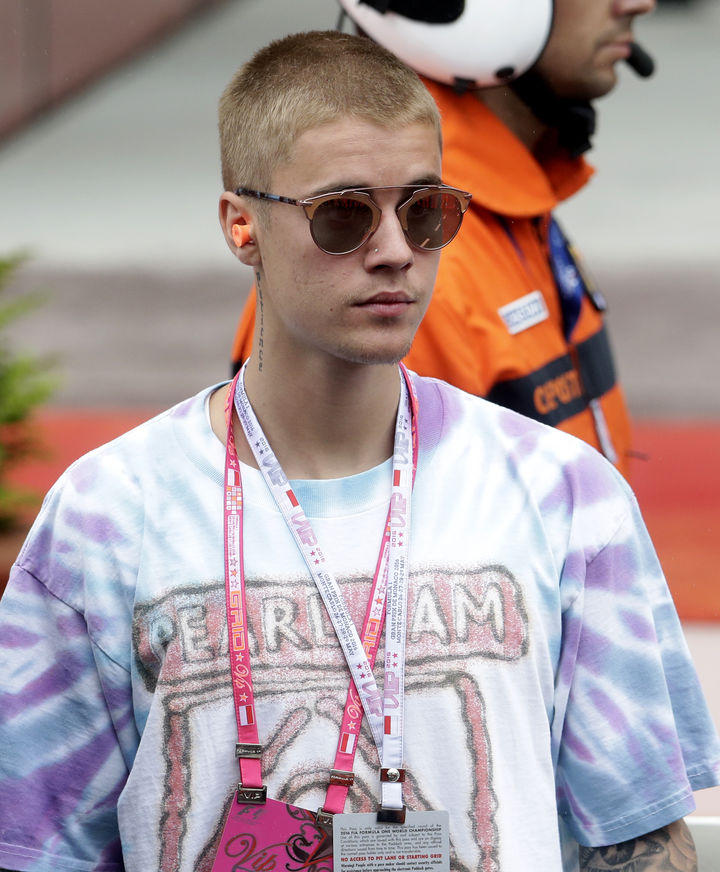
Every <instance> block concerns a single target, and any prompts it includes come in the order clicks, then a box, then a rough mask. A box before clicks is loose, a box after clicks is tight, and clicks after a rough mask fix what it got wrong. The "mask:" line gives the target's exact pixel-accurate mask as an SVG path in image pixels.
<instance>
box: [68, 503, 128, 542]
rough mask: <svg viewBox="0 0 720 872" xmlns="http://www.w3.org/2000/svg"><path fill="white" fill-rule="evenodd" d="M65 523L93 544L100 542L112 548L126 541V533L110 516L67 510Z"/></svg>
mask: <svg viewBox="0 0 720 872" xmlns="http://www.w3.org/2000/svg"><path fill="white" fill-rule="evenodd" d="M62 520H63V523H65V524H67V526H68V527H69V528H70V529H73V528H74V529H75V530H76V532H77V535H79V536H82V537H83V538H85V539H88V540H89V541H91V542H100V543H102V544H103V545H107V546H108V547H110V546H111V545H120V544H122V543H123V542H124V541H125V535H124V533H123V532H122V531H121V530H120V529H119V528H118V527H117V525H116V524H115V523H114V522H113V520H112V519H111V518H110V517H109V516H108V515H101V514H96V513H91V512H88V513H85V514H84V513H82V512H76V511H74V510H73V509H70V508H68V509H66V510H65V513H64V514H63V517H62Z"/></svg>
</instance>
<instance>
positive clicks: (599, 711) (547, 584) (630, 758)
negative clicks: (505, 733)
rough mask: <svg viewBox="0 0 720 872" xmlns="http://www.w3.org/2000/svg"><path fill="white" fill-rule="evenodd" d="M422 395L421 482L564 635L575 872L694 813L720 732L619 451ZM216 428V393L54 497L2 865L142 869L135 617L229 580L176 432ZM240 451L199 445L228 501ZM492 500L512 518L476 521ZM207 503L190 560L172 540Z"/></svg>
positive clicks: (4, 634) (25, 617)
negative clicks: (230, 456) (212, 413)
mask: <svg viewBox="0 0 720 872" xmlns="http://www.w3.org/2000/svg"><path fill="white" fill-rule="evenodd" d="M418 394H419V399H420V406H421V427H420V448H421V469H420V471H419V474H418V487H417V494H418V499H422V498H423V497H425V498H426V503H427V504H430V503H432V506H433V512H434V513H435V514H432V513H431V520H432V521H433V522H435V521H437V523H438V524H439V525H444V524H446V523H447V522H448V519H449V518H452V524H453V525H454V524H457V526H458V530H457V533H456V534H455V535H456V536H457V537H458V543H459V542H460V541H461V540H462V541H463V542H466V541H467V540H468V539H469V538H470V539H471V538H472V536H473V535H475V536H477V535H480V534H481V535H482V537H483V538H487V539H489V540H492V539H493V538H498V539H500V540H501V547H500V550H501V551H502V552H507V553H508V554H509V553H511V552H512V553H514V555H515V557H516V564H517V565H516V569H515V571H516V573H518V575H519V577H520V576H521V570H522V568H523V565H524V564H526V565H527V567H528V570H529V571H528V575H527V576H526V577H522V578H521V581H522V584H524V585H526V586H527V585H533V587H532V589H530V588H529V587H526V589H525V595H526V596H527V598H528V607H529V608H530V609H531V614H530V616H529V626H530V630H531V637H530V642H529V645H530V651H531V655H533V656H538V654H537V651H538V649H540V648H542V646H545V650H546V651H547V652H548V658H549V661H550V663H551V664H552V672H553V679H554V686H551V687H550V688H549V689H546V691H544V692H545V694H546V697H545V711H547V723H546V724H545V725H544V728H545V731H546V732H549V735H550V747H549V748H548V757H549V759H550V761H551V766H553V767H554V772H555V779H556V790H557V808H558V810H559V813H560V815H561V823H560V831H561V832H562V833H563V834H564V837H563V840H562V845H563V848H564V860H563V862H564V868H565V869H566V870H567V872H569V870H571V869H575V868H576V854H577V850H576V845H575V843H574V841H573V839H575V840H577V841H580V842H585V843H593V842H594V843H596V844H598V843H599V844H602V843H607V842H613V841H621V840H623V839H625V838H629V837H631V836H633V835H637V834H638V833H639V832H645V831H648V830H649V829H653V828H654V827H655V826H656V825H661V824H663V823H667V822H669V821H670V820H672V819H674V818H675V817H680V816H682V815H683V814H685V813H687V811H689V810H690V809H691V808H692V799H691V797H690V790H691V787H692V788H696V789H698V788H700V787H704V786H709V785H711V784H713V783H717V778H718V767H719V766H720V763H719V760H720V752H719V750H718V743H717V737H716V736H715V734H714V732H713V730H712V726H711V724H710V722H709V720H708V717H707V714H706V709H705V706H704V701H703V699H702V694H701V691H700V688H699V685H698V683H697V679H696V677H695V675H694V672H693V670H692V668H691V667H690V665H689V660H688V654H687V650H686V648H685V645H684V641H683V639H682V635H681V633H680V629H679V624H678V621H677V617H676V615H675V611H674V608H673V606H672V602H671V600H670V597H669V594H668V592H667V588H666V586H665V584H664V581H663V579H662V575H661V573H660V571H659V568H658V566H657V561H656V558H655V556H654V552H653V549H652V545H651V543H650V541H649V539H648V537H647V534H646V533H645V531H644V527H643V525H642V522H641V520H640V517H639V513H638V510H637V506H636V504H635V501H634V498H633V497H632V495H631V494H630V492H629V490H628V489H627V486H626V485H625V483H624V482H623V481H622V479H621V478H620V477H619V476H618V475H617V474H616V473H615V472H614V470H612V468H611V467H610V466H609V464H607V463H605V461H604V460H602V458H600V456H599V455H597V454H596V453H595V452H593V451H592V450H590V449H588V448H587V447H585V446H582V445H581V444H580V443H578V442H576V441H575V440H573V439H571V438H569V437H567V436H565V435H564V434H560V433H558V432H556V431H551V430H549V429H547V428H544V427H542V426H541V425H537V424H535V423H533V422H528V421H526V420H525V419H522V418H519V417H518V416H516V415H513V414H512V413H509V412H507V411H505V410H502V409H497V408H495V407H492V406H490V405H488V404H486V403H484V402H482V401H478V400H475V399H470V398H467V397H466V396H465V395H463V394H461V393H460V392H458V391H455V390H453V389H450V388H448V387H447V386H444V385H442V384H441V383H438V382H435V381H432V380H421V381H419V382H418ZM204 426H206V422H205V420H204V412H203V406H202V399H201V398H194V399H192V400H189V401H187V402H185V403H183V404H181V406H178V407H176V408H175V409H174V410H171V412H170V413H166V415H165V416H161V417H160V418H159V419H157V420H156V421H155V422H151V424H149V425H147V426H146V427H144V428H140V429H139V430H137V431H134V432H133V433H131V434H129V435H128V436H126V437H123V439H121V440H119V441H118V442H117V443H114V444H112V445H110V446H108V447H106V448H104V449H101V450H99V451H98V452H93V453H92V454H91V455H89V456H88V457H86V458H84V459H83V460H82V461H80V462H79V463H78V464H75V465H74V466H73V467H71V469H70V470H69V471H68V472H67V473H66V475H65V476H64V477H63V479H61V481H60V482H59V484H58V485H57V486H56V488H54V489H53V491H52V492H51V494H50V495H49V496H48V498H47V499H46V501H45V504H44V506H43V510H42V512H41V515H40V516H39V518H38V521H37V523H36V526H35V528H34V530H33V532H32V534H31V536H30V539H29V541H28V544H27V545H26V547H25V548H24V549H23V552H22V554H21V556H20V558H19V560H18V565H17V566H16V567H15V568H14V570H13V575H12V580H11V583H10V586H9V588H8V591H7V594H6V596H5V597H4V598H3V601H2V604H1V605H0V681H2V696H0V865H5V866H8V867H9V868H17V869H23V870H38V872H49V870H50V869H53V868H60V867H61V865H60V864H61V863H62V862H63V861H64V862H65V864H66V866H67V868H72V869H78V870H79V869H88V870H90V869H93V870H108V872H110V870H118V872H119V870H121V869H122V868H123V867H122V863H123V859H122V846H121V840H120V835H119V832H118V822H117V812H116V807H117V802H118V797H119V795H120V793H121V792H122V791H123V789H124V787H125V785H126V782H127V778H128V773H129V772H130V771H131V770H132V768H133V764H134V762H135V759H136V755H137V753H138V747H139V744H140V739H141V735H142V734H143V731H144V730H145V728H146V724H147V723H148V718H149V715H150V712H151V709H152V705H153V695H154V685H153V686H152V687H150V686H149V685H148V684H146V682H145V680H144V677H143V676H141V675H140V674H139V672H138V663H137V662H136V660H135V659H134V657H133V642H132V637H131V634H132V630H133V615H134V611H135V610H136V608H137V606H138V604H142V603H143V602H149V601H151V600H153V599H154V598H157V597H158V596H163V595H165V594H169V593H170V592H171V591H172V588H173V584H180V583H182V580H183V579H185V578H213V579H221V577H222V563H221V554H220V552H219V550H218V548H217V539H218V529H219V526H220V523H221V516H220V506H219V500H218V504H217V505H215V504H213V505H212V506H211V507H208V505H206V504H205V502H204V496H203V495H201V494H200V493H195V490H194V489H193V488H192V487H187V486H186V481H185V477H184V474H183V469H184V468H186V467H187V465H188V464H187V458H186V456H185V453H187V452H186V446H185V444H184V443H183V444H180V445H178V443H177V440H176V439H175V435H174V434H175V433H176V432H177V431H176V429H175V428H177V427H184V428H188V430H196V429H201V428H202V427H204ZM168 446H172V451H173V461H172V468H167V467H166V466H165V464H167V462H168V461H167V457H166V449H167V448H168ZM183 452H185V453H183ZM221 457H222V453H221V449H220V446H219V444H218V445H217V446H215V447H214V448H211V449H210V450H209V453H208V456H207V457H205V458H203V459H202V461H200V460H197V459H196V458H193V457H190V458H189V459H190V461H192V462H193V463H195V465H196V471H195V473H194V474H196V475H197V474H199V473H198V472H197V469H199V468H200V466H201V465H203V464H204V469H203V472H202V474H203V475H206V476H211V477H213V481H214V484H213V487H216V488H218V489H217V493H218V495H219V493H220V491H219V475H220V472H219V466H220V463H221ZM559 458H563V460H562V462H560V460H559ZM183 463H184V464H185V467H183ZM190 465H192V464H190ZM431 465H432V469H430V466H431ZM458 465H459V467H460V468H459V469H458V468H457V467H458ZM176 470H180V471H179V472H176ZM453 470H455V472H454V478H453ZM438 475H439V476H440V480H442V481H444V482H445V483H446V489H447V490H446V492H445V493H444V494H443V493H438V483H437V482H438V479H437V478H436V476H438ZM443 496H444V497H445V500H443ZM487 501H490V504H491V511H490V513H489V514H491V515H493V516H494V521H495V525H494V528H493V527H492V526H489V527H488V528H484V529H480V530H478V529H474V527H473V524H474V519H475V511H474V508H475V507H477V508H478V509H479V508H480V507H481V506H482V507H483V509H485V508H486V507H487V505H488V503H487ZM518 506H520V507H521V511H522V521H523V524H522V525H521V526H522V529H523V530H524V531H525V535H526V536H527V539H523V540H516V539H515V538H513V530H514V528H515V527H516V526H518V522H519V521H520V518H518V517H517V515H513V514H512V513H513V512H517V511H518ZM186 518H191V519H192V524H193V525H194V529H193V530H192V534H190V532H188V535H192V537H193V542H195V543H196V549H195V550H196V551H197V554H195V553H193V554H192V555H191V556H190V557H188V553H187V549H185V548H184V547H178V546H177V543H176V542H175V540H174V539H173V535H172V531H173V530H174V529H175V524H178V529H180V530H183V531H185V530H189V528H188V524H187V522H186ZM451 526H452V525H451ZM433 532H434V530H432V528H429V529H427V530H420V531H419V534H418V535H419V536H421V537H422V541H423V542H424V541H428V540H430V541H431V540H432V534H433ZM207 543H212V545H211V547H205V546H206V545H207ZM184 544H185V543H183V545H184ZM158 554H160V555H162V561H163V564H162V565H163V566H164V568H165V570H166V573H165V575H164V577H161V578H158V577H157V575H156V567H157V566H158V565H160V564H159V559H158V557H157V555H158ZM442 559H443V560H445V559H447V555H443V556H442ZM187 560H194V561H195V564H194V565H193V567H192V570H188V569H187V567H186V566H185V565H184V561H187ZM518 568H519V569H518ZM176 579H180V580H179V581H178V580H176ZM160 656H161V655H160ZM538 662H540V661H538ZM501 668H502V667H501ZM155 679H157V676H155ZM493 740H494V741H496V742H497V743H498V746H499V740H498V739H497V737H491V741H493ZM494 765H495V766H501V765H502V760H499V759H495V760H494ZM525 789H527V790H532V785H527V786H526V787H525ZM498 799H499V803H500V807H501V808H502V804H503V802H504V801H505V800H504V798H503V797H502V796H500V797H499V798H498ZM138 813H139V814H142V813H143V812H142V811H138ZM566 830H567V833H565V831H566ZM131 842H132V836H131V834H130V835H128V834H127V833H126V834H125V844H124V847H125V849H126V850H129V849H132V848H133V847H135V846H133V845H132V844H131ZM13 845H14V846H17V847H15V848H13V847H12V846H13ZM144 872H152V870H144Z"/></svg>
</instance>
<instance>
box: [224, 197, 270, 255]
mask: <svg viewBox="0 0 720 872" xmlns="http://www.w3.org/2000/svg"><path fill="white" fill-rule="evenodd" d="M218 215H219V218H220V226H221V227H222V231H223V234H224V236H225V241H226V242H227V244H228V248H229V249H230V251H231V252H232V253H233V255H234V256H235V257H237V258H238V260H240V261H242V263H244V264H247V266H253V267H257V266H259V265H260V252H259V250H258V245H257V242H256V240H255V228H256V227H257V220H256V218H255V216H254V215H253V214H252V212H250V211H249V210H248V209H247V207H246V206H245V205H244V203H243V201H242V199H241V198H240V197H238V196H237V194H233V192H232V191H225V192H224V193H223V194H221V196H220V204H219V207H218Z"/></svg>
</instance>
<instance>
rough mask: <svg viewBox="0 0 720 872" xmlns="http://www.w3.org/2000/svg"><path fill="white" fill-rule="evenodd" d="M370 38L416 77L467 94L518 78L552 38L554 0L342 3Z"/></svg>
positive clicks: (362, 0) (355, 0)
mask: <svg viewBox="0 0 720 872" xmlns="http://www.w3.org/2000/svg"><path fill="white" fill-rule="evenodd" d="M340 5H341V6H342V7H343V9H344V10H345V12H346V13H347V14H348V15H349V16H350V18H352V20H353V21H354V22H355V24H357V26H358V27H359V28H360V29H361V30H364V31H365V33H367V35H368V36H369V37H371V38H372V39H374V40H375V42H377V43H380V45H382V46H384V47H385V48H387V49H389V50H390V51H391V52H392V53H393V54H395V55H397V57H399V58H400V60H402V61H404V62H405V63H406V64H407V65H408V66H410V67H412V68H413V69H414V70H416V71H417V72H418V73H421V74H422V75H424V76H428V78H431V79H435V80H436V81H438V82H444V83H445V84H448V85H456V86H460V87H464V88H488V87H492V86H493V85H501V84H504V83H506V82H509V81H510V80H512V79H515V78H517V77H518V76H519V75H521V74H522V73H524V72H525V71H526V70H527V69H528V68H529V67H531V66H532V65H533V64H534V63H535V61H536V60H537V59H538V57H539V56H540V54H541V52H542V50H543V49H544V48H545V44H546V42H547V40H548V37H549V36H550V28H551V26H552V18H553V0H340Z"/></svg>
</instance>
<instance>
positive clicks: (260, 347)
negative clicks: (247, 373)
mask: <svg viewBox="0 0 720 872" xmlns="http://www.w3.org/2000/svg"><path fill="white" fill-rule="evenodd" d="M255 287H256V288H257V301H258V308H259V309H260V328H259V330H258V359H257V364H258V372H262V368H263V350H264V349H263V346H264V344H265V335H264V334H265V323H264V318H263V315H264V313H263V298H262V287H261V285H260V273H259V272H256V273H255Z"/></svg>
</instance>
